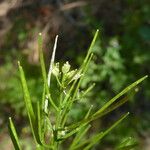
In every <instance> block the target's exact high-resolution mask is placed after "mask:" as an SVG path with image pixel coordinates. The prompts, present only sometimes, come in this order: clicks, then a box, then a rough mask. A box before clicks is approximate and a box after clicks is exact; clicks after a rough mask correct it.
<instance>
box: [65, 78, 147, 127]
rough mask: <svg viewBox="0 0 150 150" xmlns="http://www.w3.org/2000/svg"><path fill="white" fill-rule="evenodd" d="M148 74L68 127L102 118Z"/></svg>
mask: <svg viewBox="0 0 150 150" xmlns="http://www.w3.org/2000/svg"><path fill="white" fill-rule="evenodd" d="M147 77H148V76H144V77H142V78H140V79H139V80H137V81H136V82H134V83H132V84H131V85H129V86H128V87H126V88H125V89H124V90H123V91H121V92H120V93H119V94H117V95H116V96H115V97H114V98H112V99H111V100H110V101H108V102H107V103H106V104H105V105H104V106H103V107H102V108H100V109H99V110H98V111H97V112H96V113H94V114H93V115H92V116H90V117H88V118H87V119H83V120H81V121H79V122H77V123H75V124H73V125H70V126H68V127H67V128H68V129H70V128H76V127H78V126H80V125H81V124H84V123H89V122H91V121H93V120H96V119H98V118H100V117H101V116H103V115H102V114H103V112H104V111H105V110H106V109H107V108H108V107H109V106H110V105H112V104H113V103H114V102H115V101H116V100H117V99H118V98H119V97H121V96H122V95H124V94H126V93H127V92H128V91H129V90H131V89H133V88H134V87H135V86H136V85H138V84H139V83H141V82H142V81H143V80H145V79H146V78H147Z"/></svg>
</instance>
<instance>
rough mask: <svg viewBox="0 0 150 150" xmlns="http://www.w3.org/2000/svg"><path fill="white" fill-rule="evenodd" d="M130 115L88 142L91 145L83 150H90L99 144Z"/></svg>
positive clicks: (124, 116) (123, 117)
mask: <svg viewBox="0 0 150 150" xmlns="http://www.w3.org/2000/svg"><path fill="white" fill-rule="evenodd" d="M128 115H129V113H126V114H125V115H123V116H122V117H121V118H120V119H119V120H118V121H116V122H115V123H114V124H113V125H112V126H111V127H109V128H108V129H107V130H106V131H104V132H103V133H100V134H98V135H95V136H94V137H92V138H91V140H89V141H88V142H89V144H88V145H87V146H86V147H85V148H84V149H83V150H89V149H90V148H91V147H92V146H94V145H95V144H96V143H98V142H99V141H100V140H101V139H102V138H103V137H104V136H105V135H107V134H108V133H109V132H110V131H111V130H112V129H114V128H115V127H116V126H117V125H118V124H119V123H121V122H122V120H124V119H125V118H126V117H127V116H128Z"/></svg>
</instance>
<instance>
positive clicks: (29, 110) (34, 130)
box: [18, 62, 40, 143]
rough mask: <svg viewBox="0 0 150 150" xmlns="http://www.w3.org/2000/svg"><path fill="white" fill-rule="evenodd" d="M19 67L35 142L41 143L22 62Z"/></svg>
mask: <svg viewBox="0 0 150 150" xmlns="http://www.w3.org/2000/svg"><path fill="white" fill-rule="evenodd" d="M18 66H19V72H20V79H21V84H22V88H23V94H24V102H25V106H26V110H27V114H28V117H29V121H30V126H31V130H32V134H33V136H34V139H35V142H37V143H40V139H39V135H38V132H37V126H36V116H35V114H34V111H33V107H32V102H31V98H30V94H29V90H28V86H27V82H26V79H25V74H24V71H23V68H22V66H21V65H20V62H18Z"/></svg>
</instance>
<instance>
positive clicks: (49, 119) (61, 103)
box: [8, 30, 147, 150]
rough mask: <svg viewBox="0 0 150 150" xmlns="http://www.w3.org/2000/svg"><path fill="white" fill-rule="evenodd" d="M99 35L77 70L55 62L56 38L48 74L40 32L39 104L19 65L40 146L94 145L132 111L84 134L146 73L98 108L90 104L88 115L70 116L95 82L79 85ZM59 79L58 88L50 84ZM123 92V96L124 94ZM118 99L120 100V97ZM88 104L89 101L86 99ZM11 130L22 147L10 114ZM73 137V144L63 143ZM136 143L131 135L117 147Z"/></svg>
mask: <svg viewBox="0 0 150 150" xmlns="http://www.w3.org/2000/svg"><path fill="white" fill-rule="evenodd" d="M97 35H98V30H97V32H96V33H95V36H94V38H93V41H92V43H91V45H90V47H89V50H88V53H87V55H86V57H85V59H84V61H83V63H82V65H81V67H80V68H79V69H78V70H71V66H70V64H69V63H68V62H66V63H65V64H63V65H62V66H60V65H59V63H55V62H54V60H55V52H56V45H57V38H58V36H56V39H55V44H54V49H53V53H52V58H51V62H50V67H49V71H48V75H47V73H46V68H45V62H44V57H43V53H42V35H41V34H39V39H38V41H39V55H40V64H41V71H42V76H43V94H42V98H40V99H39V100H37V101H36V107H34V106H33V104H32V101H31V97H30V94H29V90H28V86H27V82H26V79H25V74H24V71H23V68H22V66H21V65H20V62H19V63H18V65H19V72H20V79H21V83H22V88H23V93H24V103H25V107H26V111H27V114H28V118H29V122H30V127H31V131H32V134H33V138H34V141H35V145H36V149H37V150H44V149H53V150H57V149H60V148H62V147H63V146H64V148H65V149H66V148H67V147H68V149H70V150H74V149H81V148H82V149H84V150H88V149H91V148H92V147H93V146H94V145H95V144H97V143H98V142H100V141H101V140H102V138H103V137H104V136H106V135H107V134H108V133H109V132H110V131H111V130H112V129H114V128H115V127H116V126H117V125H118V124H119V123H120V122H121V121H122V120H124V119H125V118H126V117H127V116H128V114H129V113H125V114H124V115H122V116H121V117H120V119H118V120H117V121H116V122H115V123H114V124H113V125H111V126H110V127H109V128H108V129H106V130H105V131H101V132H100V133H96V134H95V135H93V136H92V137H90V138H86V136H85V134H86V133H87V132H88V130H89V129H90V128H91V122H92V121H94V120H96V119H98V118H101V117H103V116H105V115H106V114H108V113H110V112H112V111H113V110H115V109H116V108H118V107H120V106H121V105H123V104H124V103H125V102H127V100H128V96H124V95H125V94H126V93H127V92H129V91H130V90H131V89H134V88H135V87H136V86H137V85H138V84H139V83H141V82H142V81H143V80H145V78H147V76H144V77H142V78H140V79H139V80H137V81H136V82H134V83H132V84H131V85H129V86H127V87H126V88H125V89H124V90H122V91H121V92H120V93H119V94H117V95H116V96H115V97H113V98H112V99H110V100H109V101H108V102H106V103H105V104H104V105H103V106H102V107H101V108H100V109H98V110H97V111H96V112H92V107H93V106H92V105H89V106H88V107H89V110H88V111H87V112H86V114H85V116H84V117H83V118H82V119H81V120H78V121H76V122H74V120H70V119H69V118H68V117H69V113H70V112H71V110H72V108H73V106H74V104H75V103H79V104H80V102H82V101H83V97H85V96H86V94H87V93H88V92H89V91H90V90H91V89H93V87H94V85H93V84H92V85H91V86H88V88H87V89H85V90H83V91H81V90H80V86H81V82H82V80H83V79H84V78H86V71H87V68H88V67H89V64H90V61H91V59H92V57H93V51H92V50H93V46H94V44H95V41H96V38H97ZM52 77H54V78H55V79H56V87H57V89H53V88H52V86H51V78H52ZM122 96H124V97H123V98H122ZM118 99H119V100H118ZM85 105H87V104H86V102H85ZM8 127H9V132H10V136H11V139H12V142H13V144H14V147H15V149H16V150H21V149H22V148H21V145H20V143H19V138H18V136H17V132H16V129H15V127H14V124H13V122H12V119H11V117H10V118H9V126H8ZM68 138H69V139H70V140H69V141H70V142H69V143H70V145H68V144H67V146H66V144H65V145H63V144H64V143H65V142H67V141H68ZM134 146H135V144H133V142H132V141H131V140H130V139H127V140H125V141H124V142H122V143H121V144H120V145H119V146H118V148H117V149H126V148H128V149H132V148H133V147H134Z"/></svg>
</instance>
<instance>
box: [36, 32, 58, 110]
mask: <svg viewBox="0 0 150 150" xmlns="http://www.w3.org/2000/svg"><path fill="white" fill-rule="evenodd" d="M42 44H43V40H42V34H41V33H40V34H39V37H38V51H39V56H40V65H41V70H42V76H43V81H44V84H45V90H46V94H47V96H48V99H49V101H50V103H51V104H52V106H53V107H54V108H55V109H56V110H57V111H58V107H57V106H56V105H55V103H54V101H53V100H52V97H51V95H50V92H49V87H48V82H50V81H48V80H47V73H46V68H45V62H44V56H43V51H42ZM49 79H50V77H49Z"/></svg>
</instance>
